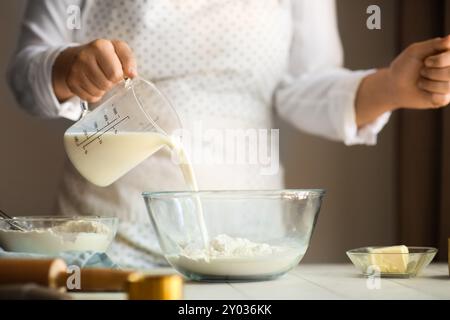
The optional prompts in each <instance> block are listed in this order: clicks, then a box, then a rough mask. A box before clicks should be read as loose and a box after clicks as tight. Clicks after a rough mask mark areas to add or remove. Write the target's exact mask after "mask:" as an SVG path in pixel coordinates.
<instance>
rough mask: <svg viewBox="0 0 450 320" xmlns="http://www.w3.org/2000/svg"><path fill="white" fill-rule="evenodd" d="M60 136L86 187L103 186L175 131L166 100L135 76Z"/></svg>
mask: <svg viewBox="0 0 450 320" xmlns="http://www.w3.org/2000/svg"><path fill="white" fill-rule="evenodd" d="M82 107H83V108H84V110H85V112H83V115H82V117H81V119H80V120H79V121H78V122H76V123H75V124H74V125H72V126H71V127H70V128H69V129H67V131H66V132H65V134H64V146H65V149H66V153H67V155H68V157H69V159H70V161H71V162H72V164H73V165H74V166H75V168H76V169H77V170H78V171H79V173H80V174H81V175H82V176H83V177H84V178H86V179H87V180H88V181H90V182H91V183H93V184H95V185H98V186H102V187H104V186H108V185H110V184H111V183H113V182H115V181H116V180H117V179H119V178H120V177H121V176H123V175H124V174H126V173H127V172H128V171H130V170H131V169H133V168H134V167H135V166H137V165H138V164H139V163H141V162H142V161H144V160H145V159H146V158H148V157H149V156H151V155H152V154H154V153H155V152H157V151H158V150H160V149H161V148H163V147H164V146H168V145H170V144H171V141H172V140H171V139H170V135H171V134H172V133H174V131H175V130H177V129H180V128H181V123H180V120H179V118H178V115H177V113H176V112H175V110H174V109H173V107H172V105H171V103H170V102H169V100H168V99H167V98H166V97H165V96H164V94H163V93H162V92H161V91H160V90H159V89H158V88H157V87H156V86H155V85H154V84H153V83H151V82H149V81H147V80H145V79H143V78H140V77H137V78H135V79H127V80H124V81H122V82H121V83H119V84H118V85H117V86H115V87H114V88H113V89H112V90H111V91H109V92H108V93H107V94H106V95H105V96H104V97H103V98H102V99H101V100H100V101H99V102H97V103H96V104H94V105H92V107H94V108H93V110H92V111H89V110H88V109H87V104H86V103H84V102H83V103H82Z"/></svg>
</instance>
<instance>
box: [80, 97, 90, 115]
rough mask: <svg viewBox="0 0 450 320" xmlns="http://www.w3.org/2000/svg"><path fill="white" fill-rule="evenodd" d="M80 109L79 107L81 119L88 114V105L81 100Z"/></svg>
mask: <svg viewBox="0 0 450 320" xmlns="http://www.w3.org/2000/svg"><path fill="white" fill-rule="evenodd" d="M80 107H81V117H80V119H81V118H83V117H84V116H85V115H86V114H87V113H88V112H89V105H88V103H87V101H84V100H81V102H80Z"/></svg>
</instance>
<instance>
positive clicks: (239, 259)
mask: <svg viewBox="0 0 450 320" xmlns="http://www.w3.org/2000/svg"><path fill="white" fill-rule="evenodd" d="M303 254H304V252H301V251H300V250H299V249H295V248H291V247H283V246H272V245H269V244H267V243H257V242H252V241H250V240H248V239H244V238H234V237H230V236H228V235H225V234H221V235H218V236H216V237H215V238H214V239H212V240H210V242H209V246H208V247H207V248H204V249H198V248H197V249H196V248H193V247H191V246H186V247H185V248H183V249H182V251H181V253H180V254H178V255H172V256H168V257H167V259H168V261H169V262H170V263H171V264H172V265H173V266H174V267H176V268H177V269H180V271H182V272H185V273H191V274H196V275H200V276H206V277H208V276H211V277H214V276H216V277H230V278H233V277H240V276H242V277H244V276H245V277H248V276H255V277H256V276H264V275H277V274H281V273H284V272H286V271H287V270H289V269H290V268H292V267H293V266H294V265H296V264H297V263H298V262H299V261H300V259H301V258H302V257H303Z"/></svg>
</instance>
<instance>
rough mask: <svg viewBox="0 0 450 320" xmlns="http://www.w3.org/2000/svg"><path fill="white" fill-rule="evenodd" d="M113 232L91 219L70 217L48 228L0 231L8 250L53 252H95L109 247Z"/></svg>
mask: <svg viewBox="0 0 450 320" xmlns="http://www.w3.org/2000/svg"><path fill="white" fill-rule="evenodd" d="M114 233H115V231H113V230H111V229H110V228H109V227H108V226H106V225H105V224H103V223H101V222H98V221H90V220H73V221H67V222H64V223H61V224H59V225H56V226H53V227H48V228H31V229H30V230H26V231H19V230H10V229H9V230H1V229H0V247H2V248H3V249H5V250H6V251H11V252H26V253H37V254H46V255H56V254H58V253H61V252H64V251H96V252H105V251H106V249H108V246H109V245H110V243H111V241H112V239H113V237H114Z"/></svg>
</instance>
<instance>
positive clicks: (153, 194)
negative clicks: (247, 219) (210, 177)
mask: <svg viewBox="0 0 450 320" xmlns="http://www.w3.org/2000/svg"><path fill="white" fill-rule="evenodd" d="M284 193H287V194H288V193H297V194H305V195H307V197H308V198H310V199H311V198H320V197H323V196H324V195H325V193H326V191H325V189H276V190H199V191H144V192H142V196H143V197H144V198H153V199H162V198H173V197H177V198H180V197H191V196H193V195H198V196H209V195H212V196H214V195H226V196H236V195H247V196H251V197H253V198H254V197H262V196H274V195H275V196H279V195H282V194H284Z"/></svg>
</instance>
